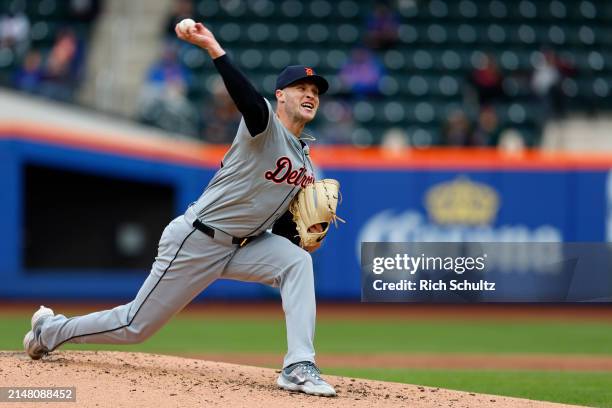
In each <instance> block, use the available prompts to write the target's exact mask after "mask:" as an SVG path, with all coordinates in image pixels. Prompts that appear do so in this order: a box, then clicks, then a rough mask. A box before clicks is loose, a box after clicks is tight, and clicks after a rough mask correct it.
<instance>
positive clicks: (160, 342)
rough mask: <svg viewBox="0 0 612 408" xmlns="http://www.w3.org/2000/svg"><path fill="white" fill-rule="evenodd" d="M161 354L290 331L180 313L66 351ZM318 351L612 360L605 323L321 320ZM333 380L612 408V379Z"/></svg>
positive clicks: (268, 322) (393, 373)
mask: <svg viewBox="0 0 612 408" xmlns="http://www.w3.org/2000/svg"><path fill="white" fill-rule="evenodd" d="M29 319H30V316H29V314H24V315H7V316H4V317H2V316H0V350H7V349H8V350H11V349H13V350H14V349H21V340H22V338H23V335H24V333H25V332H26V331H27V330H28V326H29ZM65 348H67V349H80V350H91V349H96V350H100V349H106V350H125V351H144V352H156V353H207V352H208V353H214V352H223V353H231V352H242V353H244V352H255V353H256V352H271V353H278V355H279V358H280V357H281V356H282V354H283V353H284V351H285V348H286V341H285V325H284V321H283V320H282V319H276V318H267V319H266V318H251V319H244V318H232V317H223V318H211V317H210V316H204V317H197V316H195V315H190V314H185V315H179V316H178V317H176V318H175V319H173V320H172V321H171V322H170V323H169V324H168V325H166V326H165V327H164V328H163V329H162V330H160V332H159V333H157V334H156V335H155V336H153V337H152V338H151V339H149V340H147V341H146V342H144V343H143V344H139V345H132V346H113V345H67V346H66V347H65ZM316 348H317V352H319V353H355V354H359V353H385V352H387V353H551V354H591V355H611V354H612V324H611V323H606V322H577V321H572V322H567V323H563V322H546V321H538V322H516V321H510V322H504V321H481V320H479V321H441V320H434V321H420V320H370V319H368V320H364V321H358V320H341V319H337V320H332V319H329V320H320V321H319V322H318V324H317V334H316ZM325 372H326V373H330V374H338V375H348V376H356V377H363V378H373V379H380V380H386V381H397V382H406V383H412V384H422V385H429V386H438V387H444V388H451V389H458V390H466V391H474V392H483V393H489V394H499V395H508V396H516V397H524V398H531V399H541V400H549V401H557V402H566V403H574V404H584V405H594V406H607V407H611V408H612V373H608V372H538V371H477V370H474V371H453V370H412V369H411V370H408V369H403V370H402V369H383V368H381V369H359V370H356V369H347V368H342V367H338V368H335V369H329V367H325Z"/></svg>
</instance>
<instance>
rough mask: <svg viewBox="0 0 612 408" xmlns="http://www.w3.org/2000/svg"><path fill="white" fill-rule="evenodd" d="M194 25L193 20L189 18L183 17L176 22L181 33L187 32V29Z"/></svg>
mask: <svg viewBox="0 0 612 408" xmlns="http://www.w3.org/2000/svg"><path fill="white" fill-rule="evenodd" d="M194 26H195V21H193V20H192V19H190V18H184V19H182V20H181V22H180V23H179V24H178V28H179V30H180V31H181V32H182V33H185V34H187V33H188V32H189V30H190V29H191V27H194Z"/></svg>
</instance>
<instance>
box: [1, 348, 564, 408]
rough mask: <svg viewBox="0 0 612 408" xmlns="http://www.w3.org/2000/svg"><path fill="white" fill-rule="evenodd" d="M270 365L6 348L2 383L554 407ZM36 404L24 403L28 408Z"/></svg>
mask: <svg viewBox="0 0 612 408" xmlns="http://www.w3.org/2000/svg"><path fill="white" fill-rule="evenodd" d="M277 376H278V373H277V372H276V371H275V370H272V369H269V368H259V367H251V366H241V365H235V364H227V363H216V362H210V361H203V360H193V359H187V358H180V357H171V356H162V355H153V354H142V353H122V352H76V351H64V352H55V353H53V354H52V355H50V356H48V357H46V358H45V359H43V360H40V361H31V360H30V359H29V358H27V357H26V356H25V355H24V354H23V353H21V352H6V351H5V352H0V386H2V387H9V386H11V387H76V397H77V403H76V404H74V403H54V404H53V406H54V407H61V406H65V407H72V408H74V407H75V406H79V407H108V406H112V407H160V408H161V407H192V406H193V407H196V406H197V407H201V406H211V405H214V406H226V407H227V406H248V407H283V408H286V407H294V406H303V407H309V408H310V407H325V408H330V407H351V408H352V407H372V406H377V407H397V406H410V407H432V406H441V407H482V406H487V407H491V406H493V407H517V406H528V407H549V406H551V407H552V406H561V405H559V404H553V403H548V402H540V401H530V400H524V399H517V398H507V397H499V396H493V395H483V394H474V393H467V392H460V391H450V390H445V389H440V388H430V387H421V386H416V385H406V384H398V383H390V382H382V381H369V380H360V379H352V378H346V377H334V376H326V378H327V379H328V381H329V382H330V383H331V384H333V385H334V386H335V387H336V390H337V391H338V396H337V397H335V398H323V397H313V396H308V395H304V394H301V393H290V392H287V391H284V390H280V389H278V388H277V386H276V377H277ZM27 405H31V406H34V404H33V403H32V404H24V405H23V406H27Z"/></svg>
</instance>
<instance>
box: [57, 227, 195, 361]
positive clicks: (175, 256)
mask: <svg viewBox="0 0 612 408" xmlns="http://www.w3.org/2000/svg"><path fill="white" fill-rule="evenodd" d="M195 231H196V229H195V228H194V229H193V230H191V232H190V233H189V234H187V236H186V237H185V239H183V242H181V245H180V246H179V248H178V249H177V250H176V253H175V254H174V258H172V260H171V261H170V263H169V264H168V266H167V267H166V269H165V270H164V273H162V274H161V276H160V277H159V279H158V280H157V282H156V283H155V286H153V288H151V291H150V292H149V293H148V294H147V296H146V297H145V299H144V300H143V301H142V303H141V304H140V306H138V310H136V313H134V316H133V317H132V318H131V319H130V321H129V322H128V323H127V324H124V325H122V326H119V327H116V328H114V329H109V330H104V331H100V332H95V333H85V334H79V335H77V336H72V337H70V338H68V339H66V340H64V341H62V342H61V343H59V344H58V345H57V346H55V347H54V348H53V350H55V349H56V348H58V347H60V346H61V345H62V344H64V343H66V342H68V341H70V340H73V339H76V338H78V337H85V336H93V335H96V334H104V333H110V332H113V331H115V330H120V329H123V328H126V327H129V326H130V325H131V324H132V322H133V321H134V319H136V316H138V312H140V309H142V306H143V305H144V304H145V302H146V301H147V299H149V296H151V293H153V291H154V290H155V288H157V285H159V283H160V282H161V281H162V279H164V276H165V275H166V272H168V270H169V269H170V267H171V266H172V263H173V262H174V260H175V259H176V258H177V257H178V254H179V252H181V249H182V248H183V245H184V244H185V242H186V241H187V239H188V238H189V237H190V236H191V235H192V234H193V233H194V232H195Z"/></svg>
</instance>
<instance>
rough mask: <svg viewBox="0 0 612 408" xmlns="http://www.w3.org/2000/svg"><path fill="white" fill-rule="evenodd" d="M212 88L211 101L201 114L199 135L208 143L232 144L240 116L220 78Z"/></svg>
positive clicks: (205, 105)
mask: <svg viewBox="0 0 612 408" xmlns="http://www.w3.org/2000/svg"><path fill="white" fill-rule="evenodd" d="M212 88H213V90H212V95H211V99H210V100H209V102H208V103H206V104H204V110H203V112H202V131H201V134H202V136H203V139H204V140H205V141H206V142H209V143H232V141H233V140H234V136H235V135H236V128H237V127H238V124H239V123H240V118H241V117H242V116H241V114H240V112H239V111H238V109H237V108H236V105H235V104H234V101H233V100H232V98H231V97H230V96H229V94H228V93H227V89H226V88H225V85H224V84H223V81H222V80H221V78H220V77H219V78H217V79H216V80H215V82H214V84H213V86H212Z"/></svg>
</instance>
